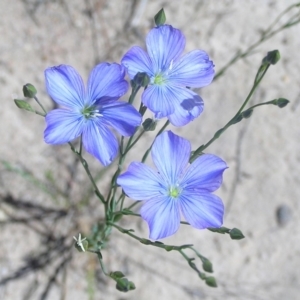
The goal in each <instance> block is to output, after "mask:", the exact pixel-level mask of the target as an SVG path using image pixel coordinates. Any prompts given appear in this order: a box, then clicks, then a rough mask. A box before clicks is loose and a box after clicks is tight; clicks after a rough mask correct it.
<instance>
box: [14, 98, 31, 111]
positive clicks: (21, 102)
mask: <svg viewBox="0 0 300 300" xmlns="http://www.w3.org/2000/svg"><path fill="white" fill-rule="evenodd" d="M14 101H15V104H16V105H17V106H18V107H19V108H20V109H24V110H27V111H31V112H34V109H33V108H32V107H31V105H30V104H29V103H28V102H27V101H25V100H19V99H14Z"/></svg>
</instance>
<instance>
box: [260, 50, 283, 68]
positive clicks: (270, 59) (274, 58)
mask: <svg viewBox="0 0 300 300" xmlns="http://www.w3.org/2000/svg"><path fill="white" fill-rule="evenodd" d="M279 60H280V52H279V51H278V50H273V51H270V52H268V53H267V56H266V57H265V58H264V59H263V63H269V64H271V65H276V64H277V62H278V61H279Z"/></svg>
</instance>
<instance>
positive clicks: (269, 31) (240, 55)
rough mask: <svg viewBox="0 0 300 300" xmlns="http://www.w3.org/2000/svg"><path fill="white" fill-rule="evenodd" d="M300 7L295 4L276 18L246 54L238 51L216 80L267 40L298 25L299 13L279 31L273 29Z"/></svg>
mask: <svg viewBox="0 0 300 300" xmlns="http://www.w3.org/2000/svg"><path fill="white" fill-rule="evenodd" d="M299 6H300V3H295V4H293V5H291V6H289V7H288V8H286V9H285V10H284V11H283V12H282V13H280V14H279V15H278V16H277V17H276V18H275V20H274V21H273V23H272V24H271V25H270V26H269V27H268V28H267V29H266V30H265V31H264V32H263V33H262V35H261V37H260V39H259V40H258V41H256V42H255V43H254V44H252V45H251V46H250V47H249V48H248V49H247V50H246V51H244V52H241V51H238V52H237V54H236V55H235V56H234V57H233V58H232V59H231V60H230V61H229V62H228V63H227V64H226V65H225V66H224V67H223V68H221V69H220V70H219V71H218V72H217V73H216V75H215V77H214V80H216V79H218V78H219V77H220V76H222V75H223V74H224V73H225V72H226V70H227V69H228V68H229V67H230V66H231V65H233V64H234V63H235V62H236V61H238V60H239V59H242V58H245V57H247V56H249V55H251V54H253V50H254V49H255V48H256V47H257V46H259V45H260V44H261V43H263V42H265V41H266V40H268V39H270V38H271V37H273V36H274V35H275V34H277V33H279V32H280V31H282V30H284V29H286V28H289V27H291V26H294V25H296V24H298V23H299V22H300V17H299V13H298V14H295V15H294V16H293V17H292V18H290V19H289V20H288V21H287V22H286V23H285V24H283V25H282V26H280V27H279V28H278V29H276V30H274V31H272V29H273V28H274V26H275V25H276V24H277V23H278V22H279V20H280V19H281V18H282V17H283V15H285V14H286V13H288V12H289V11H290V10H292V9H293V8H294V7H299ZM295 17H296V19H295V20H294V21H292V22H291V20H293V18H295Z"/></svg>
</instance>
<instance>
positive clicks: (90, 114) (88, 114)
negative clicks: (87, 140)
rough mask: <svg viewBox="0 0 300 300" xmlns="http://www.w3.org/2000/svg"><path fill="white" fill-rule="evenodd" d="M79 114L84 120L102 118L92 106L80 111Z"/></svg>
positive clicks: (98, 111)
mask: <svg viewBox="0 0 300 300" xmlns="http://www.w3.org/2000/svg"><path fill="white" fill-rule="evenodd" d="M81 113H82V114H83V116H84V118H85V119H86V120H89V119H91V118H96V117H102V116H103V115H102V114H101V113H100V110H99V109H96V107H94V106H90V107H84V108H83V110H82V111H81Z"/></svg>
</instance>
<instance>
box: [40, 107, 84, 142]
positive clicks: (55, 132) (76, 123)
mask: <svg viewBox="0 0 300 300" xmlns="http://www.w3.org/2000/svg"><path fill="white" fill-rule="evenodd" d="M45 120H46V129H45V132H44V139H45V142H46V143H48V144H53V145H56V144H64V143H67V142H69V141H72V140H74V139H75V138H77V137H79V136H80V135H81V133H82V131H83V129H84V126H85V121H84V118H83V116H82V115H81V114H80V113H78V112H74V111H70V110H67V109H54V110H52V111H50V112H48V113H47V115H46V118H45Z"/></svg>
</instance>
